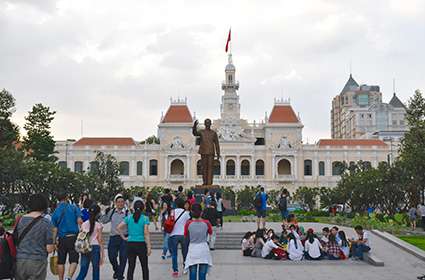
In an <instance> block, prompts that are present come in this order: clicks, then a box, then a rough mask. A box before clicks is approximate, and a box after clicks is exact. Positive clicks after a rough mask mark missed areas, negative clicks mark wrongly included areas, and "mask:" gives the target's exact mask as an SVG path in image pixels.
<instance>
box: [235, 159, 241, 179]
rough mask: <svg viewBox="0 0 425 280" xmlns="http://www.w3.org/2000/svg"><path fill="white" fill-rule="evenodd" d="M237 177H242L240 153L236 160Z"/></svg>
mask: <svg viewBox="0 0 425 280" xmlns="http://www.w3.org/2000/svg"><path fill="white" fill-rule="evenodd" d="M235 164H236V166H235V177H236V178H240V176H241V162H240V157H239V155H237V156H236V162H235Z"/></svg>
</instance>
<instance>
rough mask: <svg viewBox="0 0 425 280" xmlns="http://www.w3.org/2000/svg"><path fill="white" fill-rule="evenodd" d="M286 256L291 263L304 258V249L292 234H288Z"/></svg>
mask: <svg viewBox="0 0 425 280" xmlns="http://www.w3.org/2000/svg"><path fill="white" fill-rule="evenodd" d="M288 255H289V259H290V260H292V261H300V260H302V259H303V256H304V247H303V244H301V241H300V240H299V239H298V238H296V237H295V235H294V233H293V232H291V233H290V234H288Z"/></svg>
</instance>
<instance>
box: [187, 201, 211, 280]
mask: <svg viewBox="0 0 425 280" xmlns="http://www.w3.org/2000/svg"><path fill="white" fill-rule="evenodd" d="M201 213H202V206H201V205H200V204H198V203H195V204H194V205H193V206H192V211H191V214H192V220H189V221H187V223H186V225H185V227H184V235H185V237H186V238H187V240H188V242H189V249H188V253H187V257H186V262H185V270H189V280H205V279H206V278H207V273H208V268H209V267H210V266H212V258H211V254H210V250H209V247H208V243H207V236H208V235H211V234H212V226H211V224H210V222H209V221H208V220H204V219H202V218H201Z"/></svg>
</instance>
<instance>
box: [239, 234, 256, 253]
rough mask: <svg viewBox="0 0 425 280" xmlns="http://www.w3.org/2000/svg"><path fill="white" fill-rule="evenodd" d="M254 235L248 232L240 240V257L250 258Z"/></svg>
mask: <svg viewBox="0 0 425 280" xmlns="http://www.w3.org/2000/svg"><path fill="white" fill-rule="evenodd" d="M254 241H255V233H252V232H250V231H248V232H247V233H245V235H244V237H243V239H242V244H241V246H242V255H243V256H244V257H248V256H251V253H252V250H253V249H254V245H255V243H254Z"/></svg>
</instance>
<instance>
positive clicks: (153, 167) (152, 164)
mask: <svg viewBox="0 0 425 280" xmlns="http://www.w3.org/2000/svg"><path fill="white" fill-rule="evenodd" d="M149 175H150V176H158V161H157V160H156V159H151V160H150V161H149Z"/></svg>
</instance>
